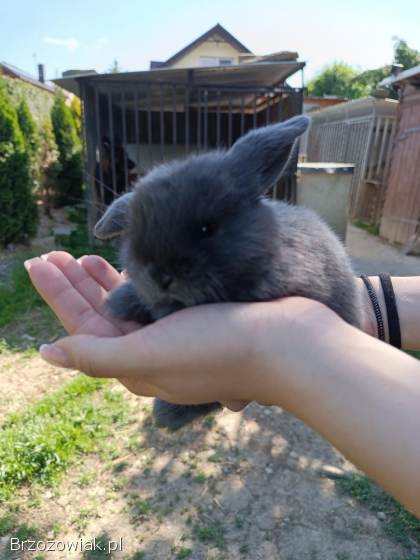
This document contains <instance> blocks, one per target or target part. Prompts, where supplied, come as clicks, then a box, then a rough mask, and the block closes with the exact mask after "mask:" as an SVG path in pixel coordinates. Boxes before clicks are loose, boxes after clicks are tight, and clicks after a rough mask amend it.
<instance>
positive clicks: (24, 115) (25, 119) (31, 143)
mask: <svg viewBox="0 0 420 560" xmlns="http://www.w3.org/2000/svg"><path fill="white" fill-rule="evenodd" d="M17 118H18V122H19V128H20V130H21V132H22V134H23V141H24V143H25V146H26V150H27V152H28V154H29V156H30V157H31V158H35V157H36V154H37V151H38V145H39V144H38V133H37V128H36V124H35V121H34V119H33V117H32V115H31V112H30V111H29V107H28V104H27V103H26V101H25V100H24V99H23V100H22V101H21V102H20V103H19V106H18V108H17Z"/></svg>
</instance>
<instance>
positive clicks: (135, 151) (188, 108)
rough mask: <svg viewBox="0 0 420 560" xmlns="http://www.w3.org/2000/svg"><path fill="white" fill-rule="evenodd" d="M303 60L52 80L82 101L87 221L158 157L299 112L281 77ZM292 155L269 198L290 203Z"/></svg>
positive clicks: (299, 96)
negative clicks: (272, 196)
mask: <svg viewBox="0 0 420 560" xmlns="http://www.w3.org/2000/svg"><path fill="white" fill-rule="evenodd" d="M303 66H304V63H303V62H298V61H296V60H289V61H274V62H266V61H262V62H261V61H260V62H257V63H247V64H240V65H230V66H226V67H225V66H218V67H201V68H163V69H158V70H149V71H143V72H126V73H121V74H89V75H72V76H69V77H64V78H62V79H59V80H56V83H58V84H59V85H60V86H61V87H63V88H65V89H67V90H69V91H72V92H73V93H77V94H79V95H80V97H81V99H82V107H83V124H84V132H85V140H86V150H85V154H86V162H85V171H86V182H87V185H88V193H89V200H90V202H91V204H90V213H89V214H90V215H89V218H90V223H94V222H95V221H96V219H97V212H101V211H102V210H103V208H104V207H105V206H106V205H108V204H110V203H111V202H112V200H113V199H114V198H115V197H116V196H119V195H120V194H121V193H122V192H124V191H126V190H129V189H130V188H131V187H132V185H133V184H134V182H135V181H136V180H137V178H138V177H141V176H142V175H144V174H146V173H147V172H148V170H149V169H150V168H151V167H153V166H154V165H156V164H157V163H159V162H163V161H168V160H171V159H173V158H178V157H183V156H185V155H188V154H191V153H200V152H202V151H206V150H211V149H217V148H225V147H229V146H231V145H232V144H233V143H234V142H235V140H237V139H238V138H239V137H240V136H241V135H243V134H245V133H246V132H247V131H249V130H251V129H253V128H257V127H260V126H264V125H266V124H270V123H274V122H278V121H282V120H286V119H288V118H290V117H292V116H295V115H297V114H300V113H301V112H302V100H303V89H302V88H293V87H290V86H289V85H288V84H287V82H286V79H287V78H289V76H291V75H292V74H294V73H295V72H297V71H298V70H300V69H302V68H303ZM296 164H297V154H296V157H295V158H294V160H293V162H292V164H291V165H290V166H289V167H288V173H287V174H286V176H285V177H283V178H282V179H281V181H280V183H279V185H277V187H276V188H275V192H274V195H275V196H276V195H277V196H278V197H281V198H287V199H289V200H292V201H293V200H294V196H295V183H296V177H295V175H296V174H295V172H296Z"/></svg>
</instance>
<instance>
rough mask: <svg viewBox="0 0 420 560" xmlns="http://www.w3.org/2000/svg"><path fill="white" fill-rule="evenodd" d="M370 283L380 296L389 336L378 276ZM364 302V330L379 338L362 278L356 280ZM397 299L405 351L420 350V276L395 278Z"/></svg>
mask: <svg viewBox="0 0 420 560" xmlns="http://www.w3.org/2000/svg"><path fill="white" fill-rule="evenodd" d="M369 279H370V281H371V283H372V285H373V287H374V289H375V291H376V294H377V296H378V301H379V305H380V307H381V310H382V315H383V319H384V324H385V333H386V336H388V321H387V314H386V307H385V301H384V296H383V292H382V288H381V284H380V281H379V277H378V276H371V277H370V278H369ZM356 281H357V284H358V287H359V290H360V292H361V294H362V301H363V302H364V312H365V317H364V325H363V328H364V330H365V331H366V332H367V333H369V334H371V335H373V336H377V332H376V320H375V315H374V313H373V309H372V304H371V302H370V300H369V296H368V294H367V291H366V287H365V285H364V284H363V282H362V280H361V279H360V278H357V279H356ZM392 285H393V287H394V292H395V299H396V304H397V308H398V316H399V319H400V327H401V344H402V348H404V349H405V350H420V276H402V277H398V276H393V277H392Z"/></svg>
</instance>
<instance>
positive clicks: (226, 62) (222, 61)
mask: <svg viewBox="0 0 420 560" xmlns="http://www.w3.org/2000/svg"><path fill="white" fill-rule="evenodd" d="M219 64H220V66H229V65H230V64H233V58H219Z"/></svg>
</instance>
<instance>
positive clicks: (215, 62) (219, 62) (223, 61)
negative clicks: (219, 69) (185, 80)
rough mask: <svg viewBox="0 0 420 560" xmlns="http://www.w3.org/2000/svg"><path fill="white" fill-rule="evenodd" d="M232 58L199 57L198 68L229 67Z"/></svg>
mask: <svg viewBox="0 0 420 560" xmlns="http://www.w3.org/2000/svg"><path fill="white" fill-rule="evenodd" d="M231 64H233V58H232V57H227V56H223V57H220V56H200V66H230V65H231Z"/></svg>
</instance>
